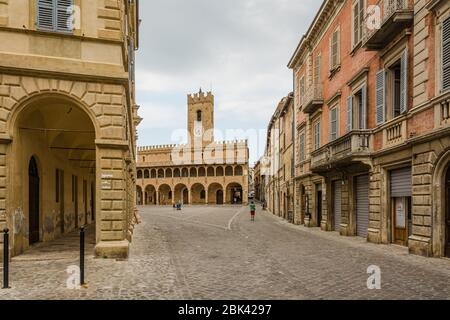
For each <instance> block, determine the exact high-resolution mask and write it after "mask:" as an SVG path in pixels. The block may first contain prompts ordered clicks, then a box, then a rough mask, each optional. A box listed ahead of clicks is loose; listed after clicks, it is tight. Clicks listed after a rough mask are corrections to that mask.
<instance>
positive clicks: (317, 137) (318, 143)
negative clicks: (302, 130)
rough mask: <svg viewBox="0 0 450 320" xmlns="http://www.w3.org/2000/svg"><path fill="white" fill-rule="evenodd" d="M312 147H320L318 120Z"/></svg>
mask: <svg viewBox="0 0 450 320" xmlns="http://www.w3.org/2000/svg"><path fill="white" fill-rule="evenodd" d="M314 148H315V149H319V148H320V121H317V123H316V125H315V129H314Z"/></svg>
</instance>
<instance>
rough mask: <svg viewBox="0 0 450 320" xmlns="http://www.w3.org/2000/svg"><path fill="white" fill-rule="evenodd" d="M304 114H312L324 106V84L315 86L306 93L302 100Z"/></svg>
mask: <svg viewBox="0 0 450 320" xmlns="http://www.w3.org/2000/svg"><path fill="white" fill-rule="evenodd" d="M302 105H303V112H305V113H309V114H312V113H314V112H315V111H316V110H317V109H318V108H320V107H321V106H322V105H323V89H322V84H320V83H318V84H313V85H311V86H310V87H309V88H308V89H307V90H306V92H305V95H304V97H303V99H302Z"/></svg>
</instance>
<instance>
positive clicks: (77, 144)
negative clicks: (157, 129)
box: [0, 76, 143, 258]
mask: <svg viewBox="0 0 450 320" xmlns="http://www.w3.org/2000/svg"><path fill="white" fill-rule="evenodd" d="M18 83H19V84H18V86H17V87H16V92H17V94H16V95H15V97H14V99H15V101H18V102H17V103H16V104H14V105H11V108H10V109H8V110H10V111H7V110H6V109H4V110H5V111H7V112H8V114H7V115H6V118H7V121H6V122H5V125H4V127H3V128H5V129H4V131H3V132H0V133H2V134H3V139H2V140H1V142H0V157H3V158H4V160H3V161H2V162H0V167H2V168H4V172H6V173H5V174H7V175H8V176H7V177H6V176H5V179H0V187H3V188H5V189H6V190H8V192H7V193H6V194H5V195H4V196H1V195H0V200H3V201H0V203H1V202H3V203H6V204H7V207H3V208H0V210H4V211H5V212H6V213H7V214H6V215H5V217H0V224H6V225H7V226H8V228H9V229H11V230H13V228H14V226H13V222H14V223H15V224H17V223H18V221H21V222H20V223H19V224H18V225H15V226H16V227H17V226H19V225H20V227H17V228H15V229H14V230H15V234H14V236H13V237H12V238H11V246H12V255H13V256H15V255H18V254H20V253H22V252H24V251H25V250H27V249H28V247H29V245H30V243H34V242H36V241H39V242H45V241H50V240H53V239H55V238H59V237H61V236H64V235H65V234H67V233H69V232H72V231H74V230H75V229H76V228H78V227H80V226H81V225H85V224H96V228H95V229H96V244H97V245H96V248H95V253H96V255H98V256H102V257H111V258H113V257H114V258H117V257H126V256H128V246H129V240H130V239H131V234H132V227H131V224H132V222H131V218H132V215H131V214H129V213H131V212H132V210H133V207H134V205H135V203H136V200H135V195H136V193H135V191H136V189H135V184H134V181H135V179H136V177H135V176H134V174H135V172H134V171H133V170H132V168H133V166H134V164H133V161H134V160H133V159H134V157H133V155H132V152H133V151H132V148H130V145H129V144H128V141H127V140H125V136H126V135H125V128H126V127H127V125H126V123H125V119H124V118H123V111H122V109H123V108H125V106H123V105H116V106H112V105H111V106H109V105H108V107H107V108H109V109H108V110H107V111H108V113H109V116H110V117H115V114H117V121H111V125H110V126H108V125H106V126H104V125H102V126H100V124H99V120H98V119H99V118H100V117H102V116H103V111H104V110H105V111H106V109H102V108H101V107H100V106H98V105H97V101H96V98H95V94H94V95H91V94H89V92H88V91H89V90H88V84H87V83H78V82H72V81H63V80H49V79H31V78H27V77H25V76H24V77H22V80H20V81H19V82H18ZM105 86H107V85H106V84H105ZM97 87H98V88H99V90H103V89H102V88H103V85H102V84H99V85H98V86H97ZM111 87H114V88H115V89H114V90H116V91H117V92H122V91H121V90H123V87H122V86H120V85H118V86H111ZM109 90H110V89H108V92H109ZM121 94H122V93H120V95H121ZM106 96H108V94H105V97H106ZM108 97H109V96H108ZM92 98H93V99H92ZM121 119H124V123H123V124H122V125H119V122H118V121H119V120H121ZM113 122H114V123H115V124H116V125H117V127H113V125H112V123H113ZM32 159H34V161H32ZM32 162H36V166H34V165H33V166H31V164H32ZM32 167H37V169H38V170H37V174H35V173H34V171H36V170H31V169H32ZM141 174H143V172H141ZM30 178H31V179H30ZM37 178H39V185H38V187H39V188H37V183H34V184H33V182H32V180H33V179H34V180H36V181H37ZM1 180H3V182H2V181H1ZM30 181H31V182H32V183H31V185H30ZM1 184H3V186H2V185H1ZM123 186H127V190H128V188H130V190H128V192H126V196H124V195H123ZM6 197H8V198H7V199H6ZM119 202H120V203H121V207H122V208H123V211H122V212H121V216H120V217H119V215H118V214H117V212H116V211H115V208H116V207H118V205H117V204H116V203H119ZM36 203H38V205H36ZM107 203H108V206H107V205H106V204H107ZM109 204H110V205H109ZM0 206H1V205H0ZM34 206H35V207H36V208H38V210H35V209H33V207H34ZM33 210H34V211H38V216H39V220H38V227H37V229H36V230H35V231H34V235H33V236H32V238H30V233H29V231H30V228H29V227H30V220H29V218H30V211H31V213H32V214H34V213H33ZM96 210H97V212H95V211H96ZM96 217H98V219H95V218H96ZM126 217H130V218H129V219H127V218H126ZM3 219H6V220H3ZM95 220H98V221H99V223H96V221H95ZM116 221H117V222H121V223H122V224H116V223H114V222H116ZM101 222H103V223H101ZM124 222H125V223H124ZM108 225H109V227H108ZM118 226H121V227H122V230H119V229H118V228H117V227H118ZM33 237H34V238H33Z"/></svg>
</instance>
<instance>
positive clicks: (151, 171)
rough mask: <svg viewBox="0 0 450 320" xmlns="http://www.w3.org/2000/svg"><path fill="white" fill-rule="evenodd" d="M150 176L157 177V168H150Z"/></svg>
mask: <svg viewBox="0 0 450 320" xmlns="http://www.w3.org/2000/svg"><path fill="white" fill-rule="evenodd" d="M150 178H152V179H156V169H152V170H150Z"/></svg>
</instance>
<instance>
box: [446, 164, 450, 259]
mask: <svg viewBox="0 0 450 320" xmlns="http://www.w3.org/2000/svg"><path fill="white" fill-rule="evenodd" d="M445 181H446V183H445V201H446V202H445V208H446V217H445V256H446V257H449V258H450V166H449V167H448V169H447V173H446V177H445Z"/></svg>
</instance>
